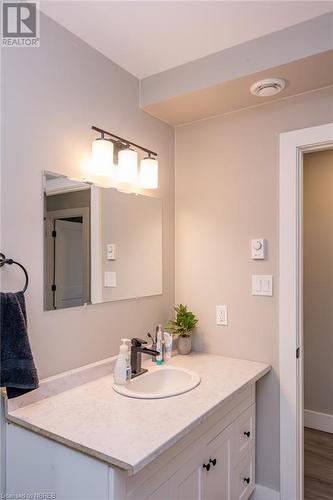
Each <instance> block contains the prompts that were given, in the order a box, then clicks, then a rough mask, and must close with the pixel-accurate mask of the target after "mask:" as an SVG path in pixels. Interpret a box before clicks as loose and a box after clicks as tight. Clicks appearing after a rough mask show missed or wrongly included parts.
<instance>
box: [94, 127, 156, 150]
mask: <svg viewBox="0 0 333 500" xmlns="http://www.w3.org/2000/svg"><path fill="white" fill-rule="evenodd" d="M91 128H92V130H95V131H96V132H99V133H100V134H102V137H104V135H105V134H106V135H109V136H110V137H113V138H114V139H116V142H117V141H118V142H121V143H123V144H125V145H128V144H130V145H131V146H134V147H135V148H138V149H141V150H142V151H145V152H146V153H148V154H149V155H154V156H157V153H155V151H151V150H150V149H147V148H143V147H142V146H139V144H135V142H131V141H128V140H127V139H124V138H123V137H119V136H118V135H115V134H111V132H108V131H107V130H103V129H102V128H99V127H95V125H93V126H92V127H91Z"/></svg>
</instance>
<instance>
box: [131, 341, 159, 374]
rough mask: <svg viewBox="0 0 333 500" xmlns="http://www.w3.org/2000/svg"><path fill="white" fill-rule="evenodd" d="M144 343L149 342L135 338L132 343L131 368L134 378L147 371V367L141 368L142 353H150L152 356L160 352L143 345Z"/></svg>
mask: <svg viewBox="0 0 333 500" xmlns="http://www.w3.org/2000/svg"><path fill="white" fill-rule="evenodd" d="M143 344H147V342H146V341H145V340H142V339H138V338H136V337H135V338H134V339H132V344H131V369H132V378H135V377H138V376H139V375H142V374H143V373H145V372H147V371H148V370H146V369H145V368H141V353H144V354H150V355H151V356H158V355H159V354H160V353H159V352H158V351H155V349H148V348H147V347H142V345H143Z"/></svg>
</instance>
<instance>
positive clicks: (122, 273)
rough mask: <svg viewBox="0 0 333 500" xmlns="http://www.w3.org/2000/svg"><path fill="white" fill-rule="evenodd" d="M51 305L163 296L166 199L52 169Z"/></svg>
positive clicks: (47, 202)
mask: <svg viewBox="0 0 333 500" xmlns="http://www.w3.org/2000/svg"><path fill="white" fill-rule="evenodd" d="M43 181H44V182H43V186H44V193H43V196H44V310H53V309H63V308H69V307H75V306H80V305H84V304H97V303H101V302H109V301H116V300H125V299H132V298H136V297H146V296H151V295H160V294H161V293H162V202H161V200H160V199H158V198H152V197H149V196H144V195H141V194H134V193H127V192H122V191H118V190H117V189H114V188H105V187H100V186H98V185H94V184H91V183H87V182H82V181H76V180H73V179H69V178H67V177H65V176H61V175H58V174H53V173H49V172H44V179H43Z"/></svg>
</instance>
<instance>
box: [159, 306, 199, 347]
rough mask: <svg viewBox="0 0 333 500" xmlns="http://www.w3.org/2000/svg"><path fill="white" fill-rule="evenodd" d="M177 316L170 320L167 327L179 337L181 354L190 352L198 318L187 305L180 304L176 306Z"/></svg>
mask: <svg viewBox="0 0 333 500" xmlns="http://www.w3.org/2000/svg"><path fill="white" fill-rule="evenodd" d="M175 312H176V318H175V319H174V320H173V319H172V320H170V321H168V323H167V324H166V329H167V330H169V331H170V333H172V335H174V336H177V337H178V352H179V354H189V353H190V352H191V348H192V338H191V335H192V332H193V330H194V328H195V327H196V326H197V323H198V319H197V318H196V317H195V315H194V314H193V312H192V311H189V310H188V308H187V306H184V305H183V304H178V305H177V306H176V307H175Z"/></svg>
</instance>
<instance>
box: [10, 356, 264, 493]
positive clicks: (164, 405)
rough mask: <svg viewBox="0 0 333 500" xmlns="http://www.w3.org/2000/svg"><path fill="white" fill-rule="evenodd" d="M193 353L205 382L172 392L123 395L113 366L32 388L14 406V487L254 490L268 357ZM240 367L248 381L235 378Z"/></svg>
mask: <svg viewBox="0 0 333 500" xmlns="http://www.w3.org/2000/svg"><path fill="white" fill-rule="evenodd" d="M192 356H193V357H195V360H196V363H197V368H198V371H199V369H201V370H202V383H201V384H200V386H198V388H197V389H195V390H193V392H189V393H188V395H187V396H186V395H181V396H180V397H179V398H177V397H175V398H170V400H168V401H167V400H161V401H159V402H158V401H156V402H154V401H150V402H148V403H147V402H145V401H136V400H135V401H134V400H131V398H123V397H122V396H119V395H117V394H116V393H114V392H113V391H112V378H111V377H110V376H109V375H106V376H104V377H100V378H97V379H96V380H95V381H92V382H91V383H89V384H83V385H79V386H75V388H74V389H72V390H71V391H70V392H66V391H63V392H59V393H56V394H55V396H53V397H44V398H43V397H42V396H43V394H42V396H41V397H40V399H38V398H37V396H38V394H37V393H31V395H30V396H27V397H29V398H31V399H32V398H35V399H36V401H35V402H34V401H31V399H30V400H28V401H25V405H21V406H17V407H16V408H12V409H10V411H9V412H7V424H6V493H7V495H12V496H15V495H22V494H24V495H25V498H56V500H247V499H248V498H249V497H250V495H251V493H252V491H253V489H254V487H255V385H256V381H257V380H258V378H259V377H261V376H263V375H264V374H265V373H267V372H268V371H269V369H270V367H269V366H268V365H262V364H259V363H254V362H249V361H242V360H233V359H230V358H222V357H221V358H220V357H217V356H213V355H206V354H200V355H198V354H197V355H192ZM181 361H182V363H185V362H188V363H190V359H189V360H188V358H186V359H185V361H183V360H182V359H181ZM177 362H178V361H177V360H175V361H174V363H175V364H176V363H177ZM200 363H201V365H200ZM214 363H215V364H214ZM201 367H202V368H201ZM248 372H250V373H248ZM236 376H237V377H238V380H242V381H244V382H243V383H238V385H236V384H235V383H234V382H233V381H234V379H235V377H236ZM81 377H82V375H81ZM51 382H53V381H52V380H51ZM56 383H58V382H57V380H56ZM67 384H69V382H67ZM50 387H51V385H48V386H47V391H46V390H45V394H46V396H49V394H50V391H51V388H52V387H51V388H50ZM42 390H43V387H42ZM105 394H108V395H109V396H108V398H104V399H103V397H104V396H105ZM92 401H94V403H92ZM155 405H156V406H155ZM120 409H121V411H120ZM154 409H155V413H154V412H153V410H154ZM177 412H179V413H177ZM120 414H121V419H120V418H119V415H120ZM194 415H195V418H194ZM69 416H70V417H71V420H70V421H68V418H69ZM112 422H113V424H112ZM180 422H181V423H182V424H181V425H180ZM36 494H39V495H41V496H36ZM46 494H49V496H48V497H43V496H42V495H46ZM52 494H53V496H52ZM29 495H32V496H29ZM34 495H35V496H34Z"/></svg>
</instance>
